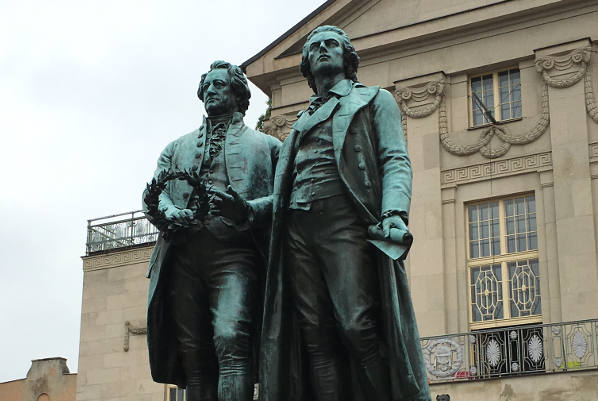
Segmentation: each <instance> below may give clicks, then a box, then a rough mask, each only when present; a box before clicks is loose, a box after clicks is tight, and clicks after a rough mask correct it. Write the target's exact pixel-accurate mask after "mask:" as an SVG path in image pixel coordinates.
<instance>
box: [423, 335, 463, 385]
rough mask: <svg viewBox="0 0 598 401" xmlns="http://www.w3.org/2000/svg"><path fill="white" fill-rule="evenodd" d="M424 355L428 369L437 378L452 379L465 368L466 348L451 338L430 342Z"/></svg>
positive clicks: (424, 348)
mask: <svg viewBox="0 0 598 401" xmlns="http://www.w3.org/2000/svg"><path fill="white" fill-rule="evenodd" d="M423 354H424V363H425V365H426V369H427V370H428V373H430V375H432V376H434V377H435V378H448V377H452V376H454V375H455V374H456V373H457V372H458V371H459V370H461V369H462V368H463V366H464V359H463V356H464V346H463V344H459V343H457V342H456V341H454V340H452V339H450V338H439V339H434V340H430V341H428V342H427V344H425V346H423Z"/></svg>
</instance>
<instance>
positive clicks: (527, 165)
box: [440, 152, 552, 186]
mask: <svg viewBox="0 0 598 401" xmlns="http://www.w3.org/2000/svg"><path fill="white" fill-rule="evenodd" d="M549 166H552V154H551V153H550V152H545V153H537V154H533V155H526V156H521V157H516V158H513V159H507V160H497V161H491V162H488V163H482V164H475V165H472V166H467V167H459V168H455V169H451V170H443V171H441V172H440V184H441V185H443V186H444V185H454V184H461V183H466V182H474V181H484V180H488V179H491V178H497V177H504V176H509V175H515V174H521V173H527V172H532V171H537V170H538V169H541V168H543V167H549Z"/></svg>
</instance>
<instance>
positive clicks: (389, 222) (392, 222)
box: [382, 215, 408, 238]
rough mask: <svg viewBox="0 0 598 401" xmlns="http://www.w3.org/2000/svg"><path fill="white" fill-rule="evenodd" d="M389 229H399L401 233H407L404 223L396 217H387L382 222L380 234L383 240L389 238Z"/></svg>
mask: <svg viewBox="0 0 598 401" xmlns="http://www.w3.org/2000/svg"><path fill="white" fill-rule="evenodd" d="M391 228H396V229H399V230H400V231H401V232H408V229H407V226H406V225H405V222H404V221H403V219H402V218H401V217H400V216H398V215H393V216H389V217H386V218H385V219H384V220H382V232H383V233H384V237H385V238H388V237H390V229H391Z"/></svg>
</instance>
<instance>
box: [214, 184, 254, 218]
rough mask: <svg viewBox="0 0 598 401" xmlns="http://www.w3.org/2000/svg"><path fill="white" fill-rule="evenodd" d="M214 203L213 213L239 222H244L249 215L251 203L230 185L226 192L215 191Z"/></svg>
mask: <svg viewBox="0 0 598 401" xmlns="http://www.w3.org/2000/svg"><path fill="white" fill-rule="evenodd" d="M212 204H213V208H212V211H211V212H212V213H214V214H218V215H220V216H224V217H226V218H228V219H231V220H232V221H234V222H235V223H237V224H238V223H242V222H244V221H245V220H246V219H247V216H249V205H248V204H247V202H246V201H245V200H244V199H243V198H241V197H240V196H239V194H238V193H237V192H236V191H235V190H234V189H233V188H232V187H231V186H230V185H229V186H228V187H227V188H226V193H224V192H215V193H214V197H213V198H212Z"/></svg>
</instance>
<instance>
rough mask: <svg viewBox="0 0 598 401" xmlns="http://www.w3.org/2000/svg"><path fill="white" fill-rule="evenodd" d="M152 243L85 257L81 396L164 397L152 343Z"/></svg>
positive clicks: (110, 400)
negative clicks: (148, 329)
mask: <svg viewBox="0 0 598 401" xmlns="http://www.w3.org/2000/svg"><path fill="white" fill-rule="evenodd" d="M151 251H152V246H146V247H142V248H135V249H130V250H123V251H112V252H109V253H106V254H101V255H94V256H87V257H84V258H83V271H84V275H83V305H82V308H81V339H80V346H79V374H78V376H79V383H78V386H77V401H95V400H97V401H116V400H127V401H163V400H164V394H165V386H164V385H163V384H157V383H154V382H153V380H152V378H151V376H150V371H149V360H148V352H147V345H146V337H145V335H144V333H145V326H146V302H147V289H148V285H149V280H148V279H146V278H145V275H146V272H147V266H148V261H149V257H150V255H151Z"/></svg>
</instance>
